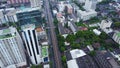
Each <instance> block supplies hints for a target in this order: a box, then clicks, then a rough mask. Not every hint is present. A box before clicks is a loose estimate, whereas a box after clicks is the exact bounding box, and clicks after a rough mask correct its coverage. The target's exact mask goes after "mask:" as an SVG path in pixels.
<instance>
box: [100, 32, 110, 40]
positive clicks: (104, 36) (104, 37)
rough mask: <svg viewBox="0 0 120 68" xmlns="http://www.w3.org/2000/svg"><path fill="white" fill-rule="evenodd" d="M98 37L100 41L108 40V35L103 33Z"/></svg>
mask: <svg viewBox="0 0 120 68" xmlns="http://www.w3.org/2000/svg"><path fill="white" fill-rule="evenodd" d="M99 37H100V38H101V39H104V40H105V39H107V38H109V37H108V35H107V34H106V33H105V32H102V33H101V34H100V36H99Z"/></svg>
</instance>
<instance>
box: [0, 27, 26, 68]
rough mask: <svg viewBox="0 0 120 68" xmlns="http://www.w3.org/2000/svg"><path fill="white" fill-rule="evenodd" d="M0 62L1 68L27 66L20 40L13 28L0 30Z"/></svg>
mask: <svg viewBox="0 0 120 68" xmlns="http://www.w3.org/2000/svg"><path fill="white" fill-rule="evenodd" d="M0 60H1V61H0V62H1V64H2V66H3V67H7V66H10V65H15V66H16V67H21V66H26V65H27V63H26V57H25V52H24V47H23V42H22V39H21V37H20V35H19V34H18V32H17V30H16V28H14V27H9V28H3V29H1V30H0Z"/></svg>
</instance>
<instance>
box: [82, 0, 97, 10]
mask: <svg viewBox="0 0 120 68" xmlns="http://www.w3.org/2000/svg"><path fill="white" fill-rule="evenodd" d="M96 4H97V0H86V1H85V6H84V9H85V10H95V9H96Z"/></svg>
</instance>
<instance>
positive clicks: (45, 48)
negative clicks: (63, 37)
mask: <svg viewBox="0 0 120 68" xmlns="http://www.w3.org/2000/svg"><path fill="white" fill-rule="evenodd" d="M47 56H48V46H43V47H42V57H47Z"/></svg>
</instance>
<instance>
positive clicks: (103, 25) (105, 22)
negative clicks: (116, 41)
mask: <svg viewBox="0 0 120 68" xmlns="http://www.w3.org/2000/svg"><path fill="white" fill-rule="evenodd" d="M112 23H113V22H112V21H111V20H102V21H101V23H100V28H101V29H106V28H110V27H111V25H112Z"/></svg>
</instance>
